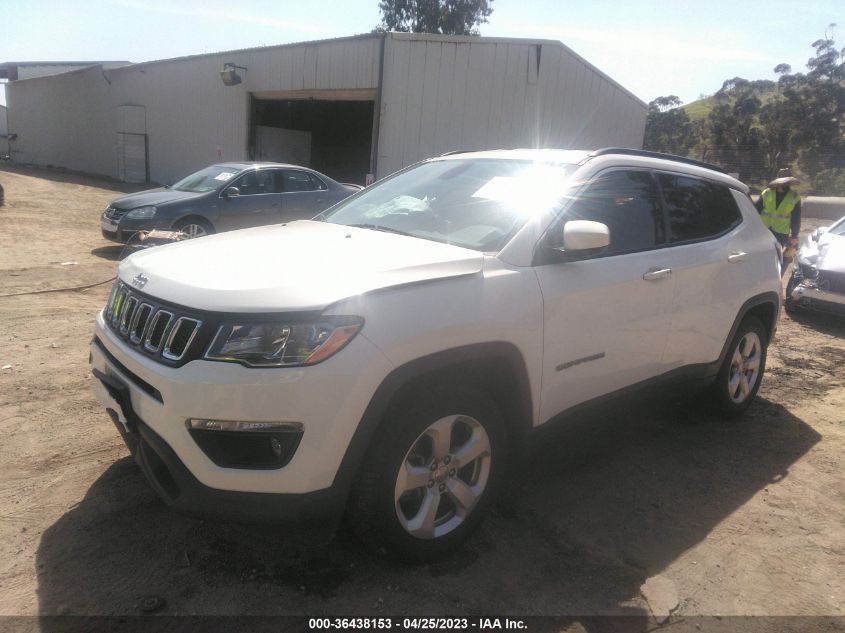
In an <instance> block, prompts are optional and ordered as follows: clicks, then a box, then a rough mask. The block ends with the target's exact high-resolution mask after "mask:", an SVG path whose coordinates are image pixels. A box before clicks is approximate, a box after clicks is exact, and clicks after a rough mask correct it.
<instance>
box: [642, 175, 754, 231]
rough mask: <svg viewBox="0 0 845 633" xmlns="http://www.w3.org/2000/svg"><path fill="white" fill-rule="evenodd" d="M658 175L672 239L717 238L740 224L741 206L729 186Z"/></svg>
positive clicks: (689, 178) (683, 177)
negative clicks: (737, 203)
mask: <svg viewBox="0 0 845 633" xmlns="http://www.w3.org/2000/svg"><path fill="white" fill-rule="evenodd" d="M657 178H658V180H659V182H660V187H661V189H662V190H663V199H664V200H665V201H666V210H667V212H668V215H669V227H670V230H671V235H672V241H673V242H686V241H690V240H701V239H707V238H711V237H716V236H718V235H721V234H723V233H725V232H726V231H728V230H729V229H731V228H732V227H734V226H736V225H737V224H738V223H739V221H740V218H741V216H740V212H739V207H737V205H736V200H734V197H733V195H732V194H731V192H730V190H729V189H728V188H727V187H725V186H723V185H717V184H715V183H711V182H707V181H705V180H700V179H698V178H692V177H690V176H681V175H677V174H658V175H657Z"/></svg>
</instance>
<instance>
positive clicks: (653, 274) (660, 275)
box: [643, 268, 672, 281]
mask: <svg viewBox="0 0 845 633" xmlns="http://www.w3.org/2000/svg"><path fill="white" fill-rule="evenodd" d="M671 274H672V269H671V268H652V269H650V270H649V271H648V272H647V273H645V274H644V275H643V279H645V280H646V281H657V280H658V279H666V277H668V276H669V275H671Z"/></svg>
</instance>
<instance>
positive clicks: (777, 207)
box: [760, 189, 801, 235]
mask: <svg viewBox="0 0 845 633" xmlns="http://www.w3.org/2000/svg"><path fill="white" fill-rule="evenodd" d="M760 197H761V198H763V212H762V213H761V214H760V217H761V218H762V219H763V224H765V225H766V226H767V227H768V228H770V229H771V230H772V231H774V232H775V233H780V234H781V235H789V232H790V229H791V228H792V226H791V219H792V211H793V210H794V209H795V205H797V204H798V202H799V201H800V200H801V197H800V196H799V195H798V194H797V193H795V192H794V191H792V189H790V190H789V191H787V192H786V195H785V196H784V197H783V200H781V201H780V204H777V192H776V191H775V190H774V189H764V190H763V193H761V194H760Z"/></svg>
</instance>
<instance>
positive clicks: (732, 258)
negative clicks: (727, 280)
mask: <svg viewBox="0 0 845 633" xmlns="http://www.w3.org/2000/svg"><path fill="white" fill-rule="evenodd" d="M746 255H748V253H743V252H742V251H736V252H733V253H731V254H730V255H728V261H729V262H730V263H731V264H735V263H737V262H741V261H742V260H743V259H745V256H746Z"/></svg>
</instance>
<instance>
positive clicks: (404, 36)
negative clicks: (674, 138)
mask: <svg viewBox="0 0 845 633" xmlns="http://www.w3.org/2000/svg"><path fill="white" fill-rule="evenodd" d="M385 34H386V35H388V36H389V37H391V38H392V39H395V40H410V41H432V42H465V43H469V44H471V43H473V42H478V43H482V44H497V43H502V44H539V45H548V46H557V47H559V48H561V49H563V50H564V51H565V52H566V53H568V54H569V55H571V56H572V57H574V58H575V59H577V60H578V61H580V62H581V63H582V64H584V65H585V66H587V68H589V69H590V70H592V71H593V72H595V73H596V74H597V75H599V76H600V77H602V78H603V79H605V80H607V81H609V82H610V83H611V84H613V86H614V87H616V88H618V89H619V90H621V91H622V92H624V93H625V95H626V96H628V97H629V98H631V99H632V100H633V101H635V102H637V103H638V104H639V105H641V106H642V107H643V108H648V104H647V103H646V102H645V101H643V100H642V99H640V98H639V97H638V96H637V95H635V94H634V93H633V92H631V91H630V90H628V89H627V88H625V86H623V85H622V84H620V83H619V82H618V81H616V80H615V79H613V78H612V77H611V76H610V75H608V74H607V73H606V72H604V71H603V70H601V69H599V68H597V67H596V66H595V65H594V64H592V63H590V62H589V61H587V60H586V59H584V58H583V57H582V56H581V55H579V54H578V53H576V52H575V51H574V50H572V49H571V48H569V47H568V46H567V45H566V44H564V43H563V42H561V41H560V40H551V39H535V38H525V37H496V36H486V35H442V34H440V33H402V32H398V31H387V32H386V33H385Z"/></svg>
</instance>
